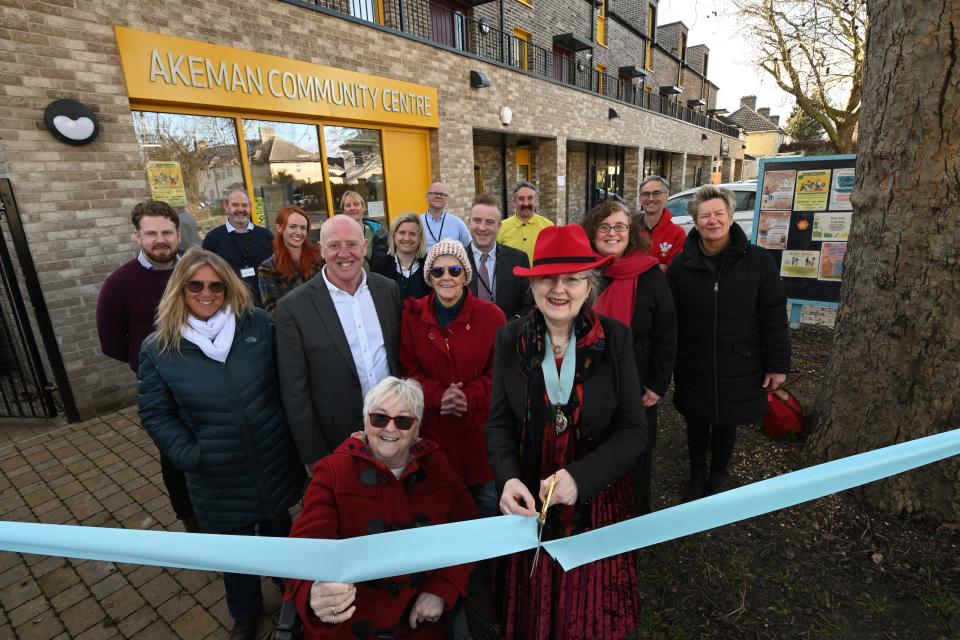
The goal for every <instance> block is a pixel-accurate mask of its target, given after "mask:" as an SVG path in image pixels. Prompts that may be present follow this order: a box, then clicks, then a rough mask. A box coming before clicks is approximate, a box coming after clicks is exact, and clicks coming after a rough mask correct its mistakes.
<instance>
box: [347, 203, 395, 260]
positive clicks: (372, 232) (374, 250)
mask: <svg viewBox="0 0 960 640" xmlns="http://www.w3.org/2000/svg"><path fill="white" fill-rule="evenodd" d="M340 213H342V214H343V215H346V216H350V217H351V218H353V219H354V220H356V221H357V222H359V223H360V224H361V225H362V226H363V239H364V240H366V241H367V254H366V256H365V257H364V263H363V266H364V267H365V268H367V269H369V268H371V266H372V265H373V264H375V263H377V262H379V261H380V260H382V259H383V256H385V255H386V254H387V230H386V229H384V227H383V225H382V224H380V223H379V222H377V221H376V220H374V219H373V218H368V217H367V201H366V200H364V199H363V196H361V195H360V194H359V193H357V192H356V191H353V190H348V191H344V192H343V193H342V194H341V195H340Z"/></svg>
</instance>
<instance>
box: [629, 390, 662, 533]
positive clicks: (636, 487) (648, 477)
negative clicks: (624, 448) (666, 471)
mask: <svg viewBox="0 0 960 640" xmlns="http://www.w3.org/2000/svg"><path fill="white" fill-rule="evenodd" d="M659 406H660V404H659V403H657V404H655V405H653V406H652V407H647V437H648V441H647V450H646V451H644V452H643V455H642V456H641V457H640V460H639V461H638V462H637V464H636V465H635V466H634V467H633V469H632V470H631V471H630V481H631V484H632V485H633V515H634V516H642V515H646V514H648V513H650V485H651V483H652V480H653V446H654V445H655V444H656V442H657V409H658V408H659Z"/></svg>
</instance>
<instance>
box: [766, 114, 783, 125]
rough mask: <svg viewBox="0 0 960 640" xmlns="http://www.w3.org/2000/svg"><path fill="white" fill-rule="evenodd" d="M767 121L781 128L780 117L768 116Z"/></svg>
mask: <svg viewBox="0 0 960 640" xmlns="http://www.w3.org/2000/svg"><path fill="white" fill-rule="evenodd" d="M767 120H769V121H770V122H772V123H773V124H774V126H777V127H779V126H780V116H767Z"/></svg>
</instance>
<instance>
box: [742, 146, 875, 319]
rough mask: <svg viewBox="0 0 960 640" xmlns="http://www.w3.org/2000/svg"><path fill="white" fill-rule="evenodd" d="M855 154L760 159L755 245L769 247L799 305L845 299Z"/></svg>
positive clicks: (789, 295) (791, 293) (785, 284)
mask: <svg viewBox="0 0 960 640" xmlns="http://www.w3.org/2000/svg"><path fill="white" fill-rule="evenodd" d="M855 168H856V156H854V155H838V156H790V157H770V158H762V159H761V160H760V172H759V175H758V176H757V205H756V207H755V209H754V226H753V238H752V241H753V242H754V243H755V244H757V245H759V246H761V247H765V248H766V249H767V251H769V252H770V255H771V256H772V257H773V259H774V261H775V262H776V263H777V266H778V268H779V273H780V277H781V279H782V281H783V288H784V290H785V291H786V293H787V297H788V298H789V299H790V300H791V301H793V302H794V303H798V302H799V303H803V304H811V303H812V304H816V303H817V302H824V303H831V304H832V303H836V302H838V301H839V300H840V283H841V279H842V277H843V259H844V257H845V255H846V250H847V240H848V239H849V237H850V229H851V226H852V220H853V216H854V215H855V214H854V212H853V210H852V205H851V203H850V195H851V194H852V193H853V188H854V184H855V182H856V173H855Z"/></svg>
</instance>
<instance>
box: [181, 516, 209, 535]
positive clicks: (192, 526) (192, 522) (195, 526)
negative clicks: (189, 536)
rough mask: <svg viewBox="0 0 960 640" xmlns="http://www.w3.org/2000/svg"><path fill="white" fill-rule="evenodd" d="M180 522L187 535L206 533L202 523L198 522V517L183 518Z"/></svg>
mask: <svg viewBox="0 0 960 640" xmlns="http://www.w3.org/2000/svg"><path fill="white" fill-rule="evenodd" d="M180 522H182V523H183V530H184V531H186V532H187V533H206V532H205V531H204V530H203V527H201V526H200V521H199V520H197V516H190V517H189V518H183V519H182V520H180Z"/></svg>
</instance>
